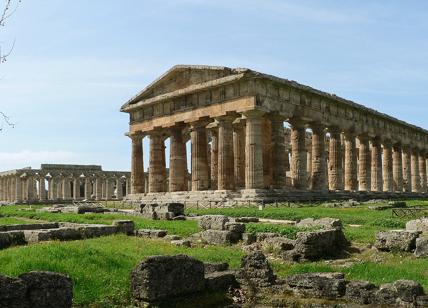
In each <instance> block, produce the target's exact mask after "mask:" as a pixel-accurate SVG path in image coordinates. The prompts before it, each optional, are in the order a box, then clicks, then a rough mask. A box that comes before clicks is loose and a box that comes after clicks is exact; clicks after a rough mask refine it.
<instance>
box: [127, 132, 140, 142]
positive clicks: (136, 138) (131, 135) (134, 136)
mask: <svg viewBox="0 0 428 308" xmlns="http://www.w3.org/2000/svg"><path fill="white" fill-rule="evenodd" d="M126 136H128V137H129V138H131V140H132V141H139V140H141V139H143V138H144V134H143V132H133V133H128V134H126Z"/></svg>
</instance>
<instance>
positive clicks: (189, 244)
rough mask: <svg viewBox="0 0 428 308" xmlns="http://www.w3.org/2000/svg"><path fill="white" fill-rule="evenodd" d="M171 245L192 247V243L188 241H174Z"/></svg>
mask: <svg viewBox="0 0 428 308" xmlns="http://www.w3.org/2000/svg"><path fill="white" fill-rule="evenodd" d="M171 244H172V245H175V246H177V247H188V248H190V247H192V243H191V242H190V241H189V240H175V241H171Z"/></svg>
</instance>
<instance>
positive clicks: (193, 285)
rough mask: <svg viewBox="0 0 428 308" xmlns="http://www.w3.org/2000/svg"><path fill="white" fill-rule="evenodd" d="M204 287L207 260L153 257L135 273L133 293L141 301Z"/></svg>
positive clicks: (162, 298) (142, 263)
mask: <svg viewBox="0 0 428 308" xmlns="http://www.w3.org/2000/svg"><path fill="white" fill-rule="evenodd" d="M204 289H205V277H204V263H202V262H201V261H198V260H196V259H193V258H190V257H188V256H185V255H178V256H152V257H149V258H147V259H146V260H145V261H143V262H141V263H140V264H139V265H138V266H137V267H136V268H135V269H134V270H133V271H132V274H131V293H132V295H133V298H134V299H136V300H137V301H140V302H158V301H163V300H167V299H171V298H172V297H176V296H180V295H186V294H189V293H195V292H200V291H202V290H204Z"/></svg>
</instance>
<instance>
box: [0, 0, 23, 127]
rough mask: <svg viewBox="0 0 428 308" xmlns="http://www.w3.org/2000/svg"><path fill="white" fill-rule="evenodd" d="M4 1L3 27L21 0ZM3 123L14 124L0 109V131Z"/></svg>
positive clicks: (0, 21)
mask: <svg viewBox="0 0 428 308" xmlns="http://www.w3.org/2000/svg"><path fill="white" fill-rule="evenodd" d="M4 1H5V3H4V6H3V8H2V11H1V15H0V27H4V26H5V25H6V21H7V20H8V19H9V17H10V16H12V15H13V13H15V11H16V9H17V8H18V5H19V3H21V0H4ZM14 46H15V42H13V44H12V47H11V48H10V49H9V51H8V52H6V53H5V54H2V53H0V63H4V62H6V59H7V57H8V56H9V55H10V54H11V53H12V50H13V47H14ZM5 125H6V126H10V127H15V124H13V123H12V122H11V121H10V118H9V116H7V115H6V114H5V113H4V112H2V111H0V131H2V130H3V128H4V127H5Z"/></svg>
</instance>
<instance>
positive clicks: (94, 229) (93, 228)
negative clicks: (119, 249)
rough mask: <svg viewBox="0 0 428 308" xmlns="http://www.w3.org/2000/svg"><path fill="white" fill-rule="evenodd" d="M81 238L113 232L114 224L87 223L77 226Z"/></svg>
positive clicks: (114, 230) (114, 229)
mask: <svg viewBox="0 0 428 308" xmlns="http://www.w3.org/2000/svg"><path fill="white" fill-rule="evenodd" d="M78 230H79V231H80V234H81V236H82V238H93V237H100V236H108V235H112V234H115V233H116V232H117V228H116V227H115V226H106V225H87V226H82V227H80V228H78Z"/></svg>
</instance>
